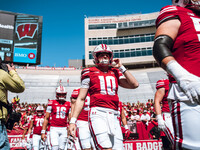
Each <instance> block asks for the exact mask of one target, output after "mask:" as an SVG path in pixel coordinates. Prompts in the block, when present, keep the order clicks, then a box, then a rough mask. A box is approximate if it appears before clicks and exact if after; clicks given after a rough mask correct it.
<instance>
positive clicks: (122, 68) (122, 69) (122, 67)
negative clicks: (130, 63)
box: [119, 65, 127, 73]
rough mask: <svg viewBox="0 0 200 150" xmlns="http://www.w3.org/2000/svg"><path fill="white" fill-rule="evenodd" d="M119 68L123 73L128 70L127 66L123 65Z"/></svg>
mask: <svg viewBox="0 0 200 150" xmlns="http://www.w3.org/2000/svg"><path fill="white" fill-rule="evenodd" d="M119 70H120V71H121V72H122V73H124V72H126V70H127V69H126V68H125V67H124V66H123V65H122V66H121V67H119Z"/></svg>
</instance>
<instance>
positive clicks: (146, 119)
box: [141, 109, 151, 124]
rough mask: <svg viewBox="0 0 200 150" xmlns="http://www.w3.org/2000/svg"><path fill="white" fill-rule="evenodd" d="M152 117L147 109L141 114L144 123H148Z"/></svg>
mask: <svg viewBox="0 0 200 150" xmlns="http://www.w3.org/2000/svg"><path fill="white" fill-rule="evenodd" d="M150 119H151V117H150V116H149V114H147V110H146V109H145V110H144V111H143V114H142V116H141V121H143V122H144V123H146V124H148V122H149V121H150Z"/></svg>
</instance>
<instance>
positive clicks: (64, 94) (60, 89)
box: [56, 84, 67, 100]
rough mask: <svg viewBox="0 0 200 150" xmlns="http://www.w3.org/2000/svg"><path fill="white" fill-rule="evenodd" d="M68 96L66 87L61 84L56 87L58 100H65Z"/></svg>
mask: <svg viewBox="0 0 200 150" xmlns="http://www.w3.org/2000/svg"><path fill="white" fill-rule="evenodd" d="M66 97H67V91H66V90H65V88H64V87H63V86H62V85H61V84H60V86H59V87H57V88H56V98H57V99H58V100H65V99H66Z"/></svg>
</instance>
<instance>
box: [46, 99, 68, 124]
mask: <svg viewBox="0 0 200 150" xmlns="http://www.w3.org/2000/svg"><path fill="white" fill-rule="evenodd" d="M70 108H71V103H70V102H67V101H66V102H64V103H63V104H61V103H59V100H49V102H48V106H47V111H46V112H48V113H50V114H51V122H50V123H51V124H50V125H51V126H53V127H67V118H68V115H69V110H70Z"/></svg>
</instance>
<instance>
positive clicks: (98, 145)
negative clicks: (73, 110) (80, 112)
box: [89, 109, 103, 150]
mask: <svg viewBox="0 0 200 150" xmlns="http://www.w3.org/2000/svg"><path fill="white" fill-rule="evenodd" d="M90 113H91V109H90V112H89V127H90V133H91V135H92V139H93V141H94V145H95V148H96V149H97V150H102V149H103V147H102V146H101V145H100V144H99V143H98V141H97V138H96V136H95V133H94V130H93V127H92V122H91V119H90Z"/></svg>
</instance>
